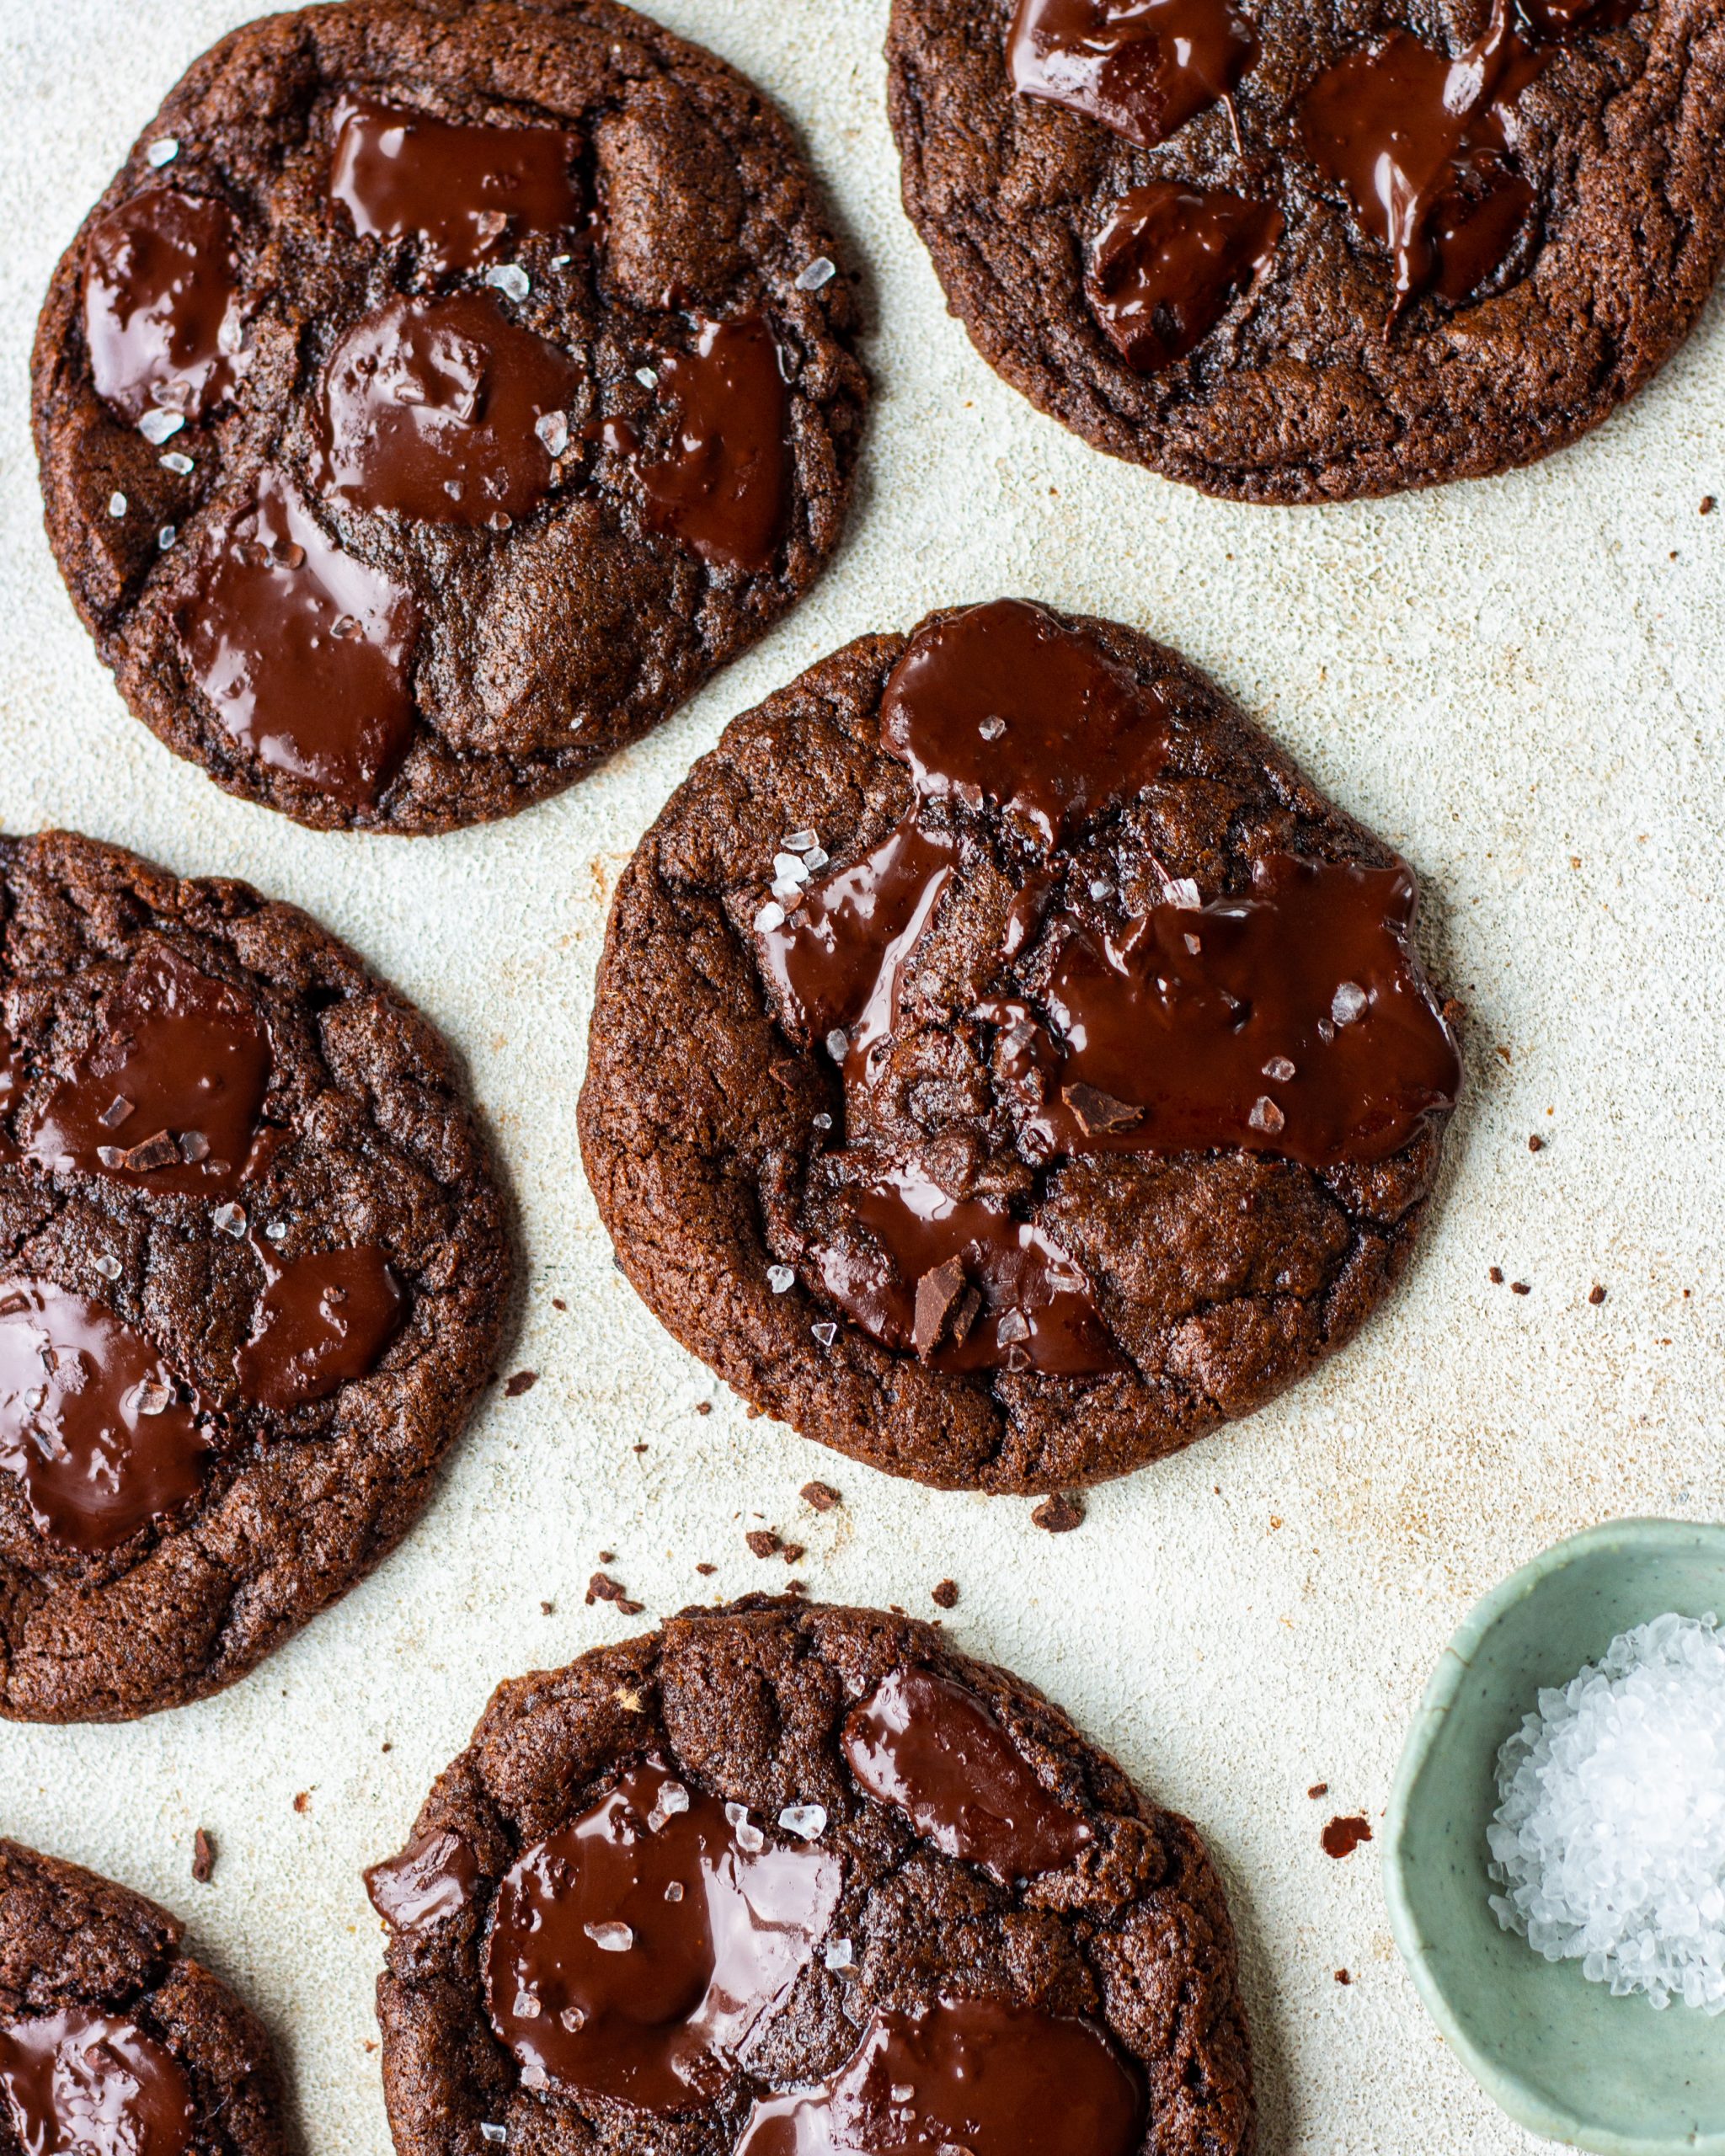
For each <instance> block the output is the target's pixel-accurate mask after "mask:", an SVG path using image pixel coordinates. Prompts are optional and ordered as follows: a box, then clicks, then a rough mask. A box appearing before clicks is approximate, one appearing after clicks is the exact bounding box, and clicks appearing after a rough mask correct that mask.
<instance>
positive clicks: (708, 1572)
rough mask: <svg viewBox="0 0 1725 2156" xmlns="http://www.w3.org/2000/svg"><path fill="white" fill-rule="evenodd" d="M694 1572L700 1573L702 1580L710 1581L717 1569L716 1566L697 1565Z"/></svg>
mask: <svg viewBox="0 0 1725 2156" xmlns="http://www.w3.org/2000/svg"><path fill="white" fill-rule="evenodd" d="M695 1570H696V1571H697V1572H699V1573H700V1575H701V1577H702V1579H703V1580H710V1579H711V1578H712V1577H713V1574H714V1573H715V1572H717V1571H718V1566H717V1565H697V1566H696V1567H695Z"/></svg>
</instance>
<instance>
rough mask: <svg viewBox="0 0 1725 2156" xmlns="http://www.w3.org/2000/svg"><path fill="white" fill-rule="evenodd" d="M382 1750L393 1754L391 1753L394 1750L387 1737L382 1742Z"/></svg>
mask: <svg viewBox="0 0 1725 2156" xmlns="http://www.w3.org/2000/svg"><path fill="white" fill-rule="evenodd" d="M383 1748H384V1750H385V1751H386V1752H393V1751H394V1749H395V1747H394V1745H393V1743H392V1742H390V1740H389V1739H388V1738H387V1737H385V1738H384V1740H383Z"/></svg>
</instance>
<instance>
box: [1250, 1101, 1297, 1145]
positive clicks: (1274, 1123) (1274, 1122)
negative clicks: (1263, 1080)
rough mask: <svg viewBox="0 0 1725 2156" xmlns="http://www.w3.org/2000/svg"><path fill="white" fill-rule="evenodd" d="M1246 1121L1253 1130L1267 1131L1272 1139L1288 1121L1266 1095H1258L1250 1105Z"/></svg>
mask: <svg viewBox="0 0 1725 2156" xmlns="http://www.w3.org/2000/svg"><path fill="white" fill-rule="evenodd" d="M1246 1120H1247V1122H1248V1123H1250V1124H1251V1125H1252V1129H1254V1130H1263V1131H1268V1134H1270V1136H1271V1137H1272V1138H1274V1136H1275V1134H1276V1133H1277V1132H1278V1131H1279V1129H1281V1128H1282V1126H1283V1124H1284V1123H1286V1121H1287V1120H1288V1118H1287V1117H1286V1116H1284V1114H1283V1113H1282V1111H1281V1110H1280V1109H1279V1107H1277V1106H1276V1104H1275V1102H1274V1101H1273V1100H1272V1099H1271V1098H1270V1097H1269V1095H1268V1093H1260V1094H1259V1095H1258V1098H1257V1099H1256V1100H1255V1101H1254V1102H1252V1113H1251V1114H1250V1115H1249V1116H1247V1118H1246Z"/></svg>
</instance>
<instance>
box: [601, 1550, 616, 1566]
mask: <svg viewBox="0 0 1725 2156" xmlns="http://www.w3.org/2000/svg"><path fill="white" fill-rule="evenodd" d="M599 1561H600V1563H601V1565H614V1564H615V1563H616V1562H617V1552H616V1550H601V1551H600V1553H599Z"/></svg>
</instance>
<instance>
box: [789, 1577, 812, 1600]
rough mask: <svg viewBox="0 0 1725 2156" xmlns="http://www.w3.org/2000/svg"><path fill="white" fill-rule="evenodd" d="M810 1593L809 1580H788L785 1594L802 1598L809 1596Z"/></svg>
mask: <svg viewBox="0 0 1725 2156" xmlns="http://www.w3.org/2000/svg"><path fill="white" fill-rule="evenodd" d="M808 1592H809V1582H808V1581H807V1580H787V1581H786V1582H785V1593H787V1594H794V1595H798V1596H802V1595H805V1594H807V1593H808Z"/></svg>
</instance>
